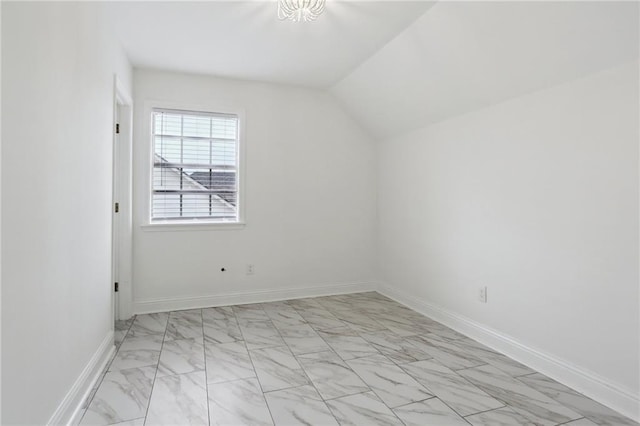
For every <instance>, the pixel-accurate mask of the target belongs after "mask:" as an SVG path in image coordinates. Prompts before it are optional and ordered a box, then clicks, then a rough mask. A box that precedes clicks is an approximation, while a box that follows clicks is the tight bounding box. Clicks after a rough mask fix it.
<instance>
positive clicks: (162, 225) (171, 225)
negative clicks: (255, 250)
mask: <svg viewBox="0 0 640 426" xmlns="http://www.w3.org/2000/svg"><path fill="white" fill-rule="evenodd" d="M244 227H245V223H244V222H229V223H211V222H158V223H147V224H145V225H140V228H141V229H142V230H143V231H145V232H146V231H152V232H157V231H161V232H173V231H234V230H241V229H244Z"/></svg>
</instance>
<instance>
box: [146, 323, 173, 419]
mask: <svg viewBox="0 0 640 426" xmlns="http://www.w3.org/2000/svg"><path fill="white" fill-rule="evenodd" d="M171 312H172V311H169V312H168V315H167V322H166V324H165V326H164V334H163V335H162V344H161V345H160V352H158V362H157V363H156V371H155V374H154V375H153V382H152V383H151V391H150V392H149V398H148V400H147V409H146V411H145V414H144V422H143V426H145V425H146V424H147V418H148V416H149V408H151V397H152V396H153V390H154V389H155V387H156V380H157V378H158V368H159V367H160V357H161V356H162V348H163V347H164V341H165V339H166V337H167V328H168V327H169V318H171Z"/></svg>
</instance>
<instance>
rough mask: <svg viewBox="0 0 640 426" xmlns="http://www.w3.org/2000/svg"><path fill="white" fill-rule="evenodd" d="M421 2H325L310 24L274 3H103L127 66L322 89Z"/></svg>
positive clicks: (410, 17)
mask: <svg viewBox="0 0 640 426" xmlns="http://www.w3.org/2000/svg"><path fill="white" fill-rule="evenodd" d="M432 4H433V3H432V2H429V1H332V0H329V1H328V2H327V6H326V9H325V12H324V13H323V14H322V16H321V17H320V18H319V19H318V20H316V21H314V22H292V21H279V20H278V18H277V3H276V2H274V1H204V2H203V1H199V2H198V1H196V2H189V1H172V2H165V1H150V2H131V1H130V2H110V3H107V4H106V6H105V7H106V8H107V12H108V13H110V14H112V15H113V17H114V18H115V19H113V22H115V27H116V34H117V35H118V37H119V38H120V41H121V43H122V45H123V47H124V49H125V51H126V52H127V55H128V56H129V60H130V61H131V63H132V64H133V66H135V67H141V68H156V69H163V70H169V71H179V72H188V73H199V74H211V75H216V76H220V77H230V78H237V79H245V80H258V81H266V82H275V83H286V84H293V85H299V86H308V87H317V88H327V87H329V86H331V85H333V84H334V83H336V82H337V81H338V80H340V79H341V78H343V77H345V76H346V75H347V74H348V73H349V72H350V71H352V70H353V69H354V68H355V67H357V66H358V65H360V64H361V63H362V62H363V61H364V60H365V59H367V58H368V57H369V56H371V55H372V54H374V53H375V52H376V51H377V50H379V49H380V47H382V46H383V45H384V44H385V43H387V42H388V41H389V40H390V39H392V38H393V37H395V36H396V35H397V34H398V33H400V32H401V31H402V30H404V29H405V28H406V27H407V26H408V25H410V24H411V22H413V21H415V20H416V19H417V18H418V17H419V16H420V15H422V14H423V13H424V12H425V11H426V10H427V9H428V8H429V7H430V6H432Z"/></svg>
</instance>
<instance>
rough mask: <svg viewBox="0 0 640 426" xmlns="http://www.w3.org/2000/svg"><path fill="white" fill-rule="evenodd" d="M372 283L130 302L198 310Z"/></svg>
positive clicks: (143, 310) (140, 307) (156, 308)
mask: <svg viewBox="0 0 640 426" xmlns="http://www.w3.org/2000/svg"><path fill="white" fill-rule="evenodd" d="M376 289H377V284H376V283H373V282H358V283H342V284H326V285H314V286H309V287H299V288H285V289H269V290H256V291H247V292H237V293H226V294H216V295H209V296H193V297H181V298H166V299H153V300H138V301H135V302H134V303H133V312H134V313H135V314H148V313H153V312H166V311H177V310H183V309H199V308H207V307H213V306H228V305H242V304H246V303H261V302H274V301H278V300H287V299H300V298H304V297H318V296H330V295H334V294H348V293H360V292H364V291H375V290H376Z"/></svg>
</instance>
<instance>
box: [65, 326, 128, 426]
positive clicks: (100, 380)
mask: <svg viewBox="0 0 640 426" xmlns="http://www.w3.org/2000/svg"><path fill="white" fill-rule="evenodd" d="M135 318H136V315H134V316H133V320H132V321H131V323H130V324H129V327H127V330H126V332H125V333H124V337H123V338H122V342H124V339H126V338H127V334H129V330H130V329H131V326H132V325H133V322H134V321H135ZM115 321H117V320H115ZM115 321H114V326H113V328H114V335H115V331H116V330H115ZM122 342H120V344H119V345H115V342H114V346H115V348H116V350H115V352H114V353H113V356H111V358H110V359H109V361H108V362H107V363H106V365H105V367H104V368H103V370H102V371H101V372H100V377H99V378H98V380H97V381H96V384H95V386H94V387H93V388H92V389H91V393H90V394H89V395H87V400H86V401H83V405H85V403H86V405H85V407H84V409H83V410H82V416H80V419H78V423H77V424H80V423H82V419H83V418H84V416H85V415H86V414H87V411H88V410H89V407H90V406H91V403H92V402H93V399H94V398H95V397H96V394H97V393H98V390H99V389H100V386H102V383H103V382H104V378H105V377H106V376H107V374H108V373H109V368H111V364H113V360H114V359H116V356H117V355H118V352H120V347H121V346H122Z"/></svg>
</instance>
